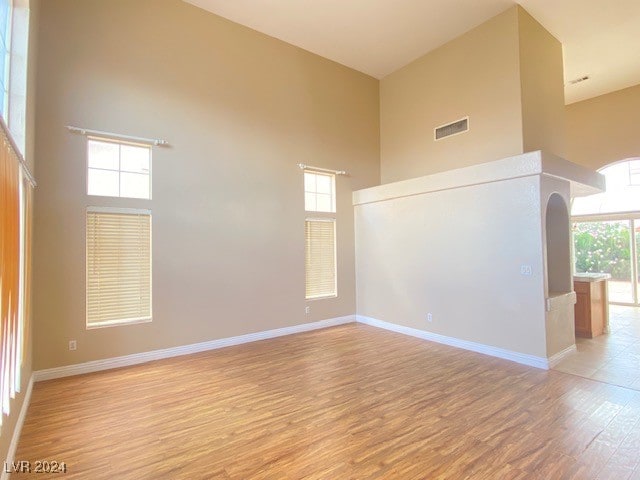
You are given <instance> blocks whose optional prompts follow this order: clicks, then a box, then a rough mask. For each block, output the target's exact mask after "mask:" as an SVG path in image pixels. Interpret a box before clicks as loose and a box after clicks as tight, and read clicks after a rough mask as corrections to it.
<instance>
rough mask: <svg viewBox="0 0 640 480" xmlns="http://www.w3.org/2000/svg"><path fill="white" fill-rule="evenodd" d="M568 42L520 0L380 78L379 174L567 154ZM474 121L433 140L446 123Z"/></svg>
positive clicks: (407, 174) (396, 176) (399, 175)
mask: <svg viewBox="0 0 640 480" xmlns="http://www.w3.org/2000/svg"><path fill="white" fill-rule="evenodd" d="M563 81H564V80H563V63H562V45H561V44H560V42H558V41H557V40H556V39H555V38H554V37H553V36H552V35H551V34H550V33H549V32H547V31H546V30H545V29H544V28H543V27H542V26H541V25H540V24H539V23H538V22H537V21H536V20H535V19H534V18H533V17H531V15H529V14H528V13H527V12H526V11H525V10H524V9H523V8H522V7H520V6H517V5H516V6H514V7H512V8H510V9H509V10H507V11H505V12H503V13H502V14H500V15H498V16H496V17H494V18H492V19H491V20H489V21H487V22H485V23H483V24H482V25H480V26H479V27H476V28H475V29H473V30H471V31H469V32H467V33H465V34H464V35H462V36H460V37H458V38H456V39H455V40H453V41H451V42H449V43H447V44H446V45H444V46H442V47H440V48H438V49H437V50H434V51H432V52H430V53H428V54H427V55H425V56H423V57H421V58H419V59H418V60H416V61H414V62H413V63H411V64H409V65H407V66H406V67H404V68H402V69H400V70H398V71H397V72H394V73H392V74H391V75H389V76H387V77H385V78H384V79H383V80H382V81H381V83H380V154H381V178H382V182H383V183H388V182H393V181H397V180H404V179H407V178H412V177H419V176H422V175H427V174H430V173H435V172H441V171H445V170H449V169H452V168H459V167H464V166H469V165H474V164H478V163H484V162H489V161H492V160H496V159H499V158H503V157H506V156H510V155H517V154H519V153H523V152H528V151H534V150H545V151H548V152H550V153H554V154H556V155H560V156H563V155H564V154H565V150H566V149H565V113H564V85H563ZM466 116H468V117H469V125H470V128H469V131H468V132H467V133H464V134H462V135H456V136H452V137H449V138H445V139H442V140H439V141H435V140H434V138H433V130H434V128H435V127H438V126H440V125H443V124H446V123H449V122H452V121H455V120H458V119H460V118H463V117H466Z"/></svg>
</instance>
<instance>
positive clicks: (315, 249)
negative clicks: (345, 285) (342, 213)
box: [305, 219, 337, 299]
mask: <svg viewBox="0 0 640 480" xmlns="http://www.w3.org/2000/svg"><path fill="white" fill-rule="evenodd" d="M305 272H306V298H307V299H313V298H322V297H333V296H336V294H337V288H336V222H335V220H334V219H308V220H306V221H305Z"/></svg>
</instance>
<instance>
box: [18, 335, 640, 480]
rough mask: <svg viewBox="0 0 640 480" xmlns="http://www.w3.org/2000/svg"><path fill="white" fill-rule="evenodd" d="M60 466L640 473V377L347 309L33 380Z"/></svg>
mask: <svg viewBox="0 0 640 480" xmlns="http://www.w3.org/2000/svg"><path fill="white" fill-rule="evenodd" d="M16 459H17V460H30V461H31V462H34V461H35V460H57V461H60V462H66V464H67V473H66V474H57V475H47V474H34V473H31V474H13V475H12V478H40V479H44V478H65V479H91V480H94V479H98V480H99V479H136V480H139V479H154V480H155V479H190V480H191V479H242V480H244V479H331V480H333V479H365V478H366V479H369V478H371V479H383V478H384V479H386V478H389V479H393V478H397V479H456V480H458V479H467V478H469V479H471V478H473V479H487V480H494V479H498V480H501V479H507V480H508V479H545V480H547V479H565V478H566V479H580V480H582V479H616V480H639V479H640V466H639V463H640V392H637V391H633V390H628V389H625V388H622V387H615V386H612V385H607V384H604V383H600V382H597V381H593V380H589V379H585V378H581V377H577V376H573V375H569V374H565V373H561V372H555V371H542V370H538V369H534V368H529V367H525V366H520V365H517V364H513V363H511V362H507V361H503V360H500V359H494V358H491V357H487V356H484V355H480V354H475V353H472V352H467V351H463V350H458V349H455V348H451V347H446V346H443V345H438V344H434V343H430V342H426V341H424V340H420V339H416V338H412V337H407V336H403V335H400V334H396V333H392V332H387V331H383V330H379V329H376V328H373V327H368V326H365V325H358V324H350V325H344V326H340V327H334V328H329V329H325V330H318V331H314V332H308V333H303V334H298V335H291V336H287V337H281V338H276V339H272V340H265V341H262V342H257V343H252V344H246V345H240V346H236V347H230V348H226V349H223V350H217V351H212V352H205V353H201V354H196V355H191V356H185V357H178V358H173V359H167V360H162V361H157V362H153V363H148V364H144V365H139V366H135V367H129V368H124V369H119V370H112V371H106V372H99V373H94V374H89V375H84V376H78V377H71V378H65V379H58V380H52V381H48V382H41V383H37V384H36V385H35V386H34V390H33V396H32V400H31V405H30V407H29V411H28V413H27V418H26V421H25V425H24V427H23V431H22V437H21V439H20V443H19V446H18V451H17V454H16Z"/></svg>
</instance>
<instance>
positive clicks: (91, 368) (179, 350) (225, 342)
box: [33, 315, 356, 382]
mask: <svg viewBox="0 0 640 480" xmlns="http://www.w3.org/2000/svg"><path fill="white" fill-rule="evenodd" d="M355 321H356V316H355V315H347V316H344V317H336V318H330V319H327V320H320V321H318V322H312V323H303V324H301V325H293V326H291V327H284V328H276V329H274V330H266V331H264V332H256V333H248V334H246V335H239V336H237V337H228V338H221V339H218V340H211V341H208V342H201V343H193V344H191V345H183V346H180V347H173V348H165V349H162V350H153V351H151V352H142V353H134V354H132V355H124V356H122V357H113V358H106V359H104V360H94V361H91V362H86V363H78V364H75V365H67V366H64V367H56V368H49V369H46V370H38V371H36V372H33V379H34V381H36V382H40V381H43V380H52V379H54V378H62V377H70V376H72V375H82V374H84V373H92V372H98V371H101V370H109V369H112V368H120V367H126V366H129V365H137V364H139V363H146V362H151V361H153V360H160V359H163V358H170V357H177V356H180V355H189V354H192V353H198V352H205V351H207V350H216V349H218V348H224V347H230V346H233V345H240V344H243V343H249V342H257V341H259V340H267V339H269V338H276V337H282V336H285V335H292V334H294V333H302V332H309V331H311V330H319V329H321V328H327V327H333V326H335V325H343V324H345V323H352V322H355Z"/></svg>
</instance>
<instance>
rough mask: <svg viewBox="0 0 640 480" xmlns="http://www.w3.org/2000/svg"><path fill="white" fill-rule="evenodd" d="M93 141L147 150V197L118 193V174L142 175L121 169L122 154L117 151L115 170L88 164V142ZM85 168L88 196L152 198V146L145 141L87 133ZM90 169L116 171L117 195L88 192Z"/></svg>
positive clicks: (131, 198)
mask: <svg viewBox="0 0 640 480" xmlns="http://www.w3.org/2000/svg"><path fill="white" fill-rule="evenodd" d="M91 141H94V142H103V143H113V144H116V145H118V148H120V147H121V146H122V145H126V146H132V147H140V148H146V149H148V150H149V173H148V174H147V176H148V177H149V197H147V198H142V197H125V196H123V195H121V193H120V176H121V175H122V173H134V174H136V175H144V174H142V173H139V172H129V171H127V170H122V154H121V153H119V154H118V169H117V170H113V169H108V168H96V167H90V166H89V142H91ZM85 148H86V154H85V157H86V168H85V174H86V192H87V195H88V196H90V197H102V198H127V199H130V200H151V199H152V198H153V190H152V187H153V181H152V170H153V148H152V146H151V145H149V144H146V143H136V142H128V141H123V140H119V139H117V138H109V137H98V136H92V135H87V138H86V145H85ZM90 170H102V171H108V172H118V195H117V196H116V195H99V194H95V193H91V192H89V171H90Z"/></svg>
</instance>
